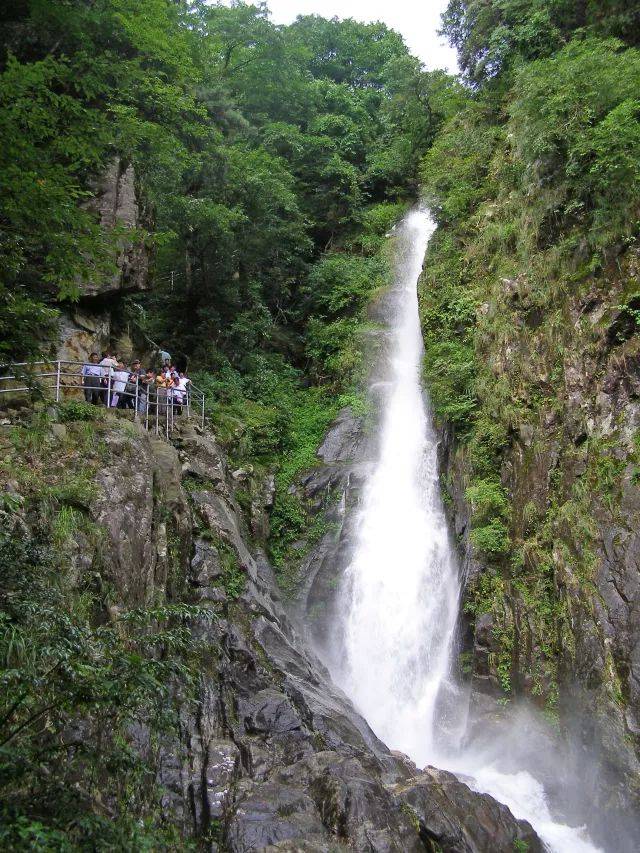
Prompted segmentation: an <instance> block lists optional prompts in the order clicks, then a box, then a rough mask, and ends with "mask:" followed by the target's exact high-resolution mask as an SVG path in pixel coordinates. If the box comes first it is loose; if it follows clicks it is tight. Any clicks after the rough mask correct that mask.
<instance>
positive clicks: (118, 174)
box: [56, 157, 149, 362]
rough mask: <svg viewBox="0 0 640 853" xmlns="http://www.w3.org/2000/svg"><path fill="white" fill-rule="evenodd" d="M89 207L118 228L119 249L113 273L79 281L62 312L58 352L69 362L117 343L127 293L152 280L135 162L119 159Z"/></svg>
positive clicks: (105, 225) (110, 227) (107, 226)
mask: <svg viewBox="0 0 640 853" xmlns="http://www.w3.org/2000/svg"><path fill="white" fill-rule="evenodd" d="M86 207H87V209H88V210H91V211H92V212H94V213H95V215H96V218H97V219H98V221H99V222H100V225H101V226H102V227H103V228H104V229H105V230H106V231H114V230H117V239H116V243H117V249H116V251H115V255H114V258H113V261H114V270H113V272H111V273H110V274H104V275H100V276H97V277H96V278H95V279H90V280H86V281H80V282H78V285H79V289H80V297H79V302H78V304H77V305H76V306H74V307H71V308H69V309H64V310H63V312H62V317H61V322H60V336H59V344H58V349H57V356H56V357H57V358H59V359H61V360H64V361H74V362H82V361H86V360H87V357H88V355H89V354H90V353H91V352H92V351H94V350H95V351H97V352H100V351H101V350H103V349H104V348H105V347H106V346H108V345H109V344H110V343H112V342H113V341H112V339H113V337H114V335H119V334H120V333H121V331H122V330H121V329H119V328H118V326H117V324H114V314H117V310H115V309H117V307H118V303H119V301H120V299H121V297H122V295H123V294H126V293H133V292H139V291H142V290H145V289H146V288H147V287H148V282H149V279H148V273H149V252H148V249H147V247H146V245H145V242H144V235H143V233H142V231H141V229H142V228H143V225H144V223H143V217H142V215H141V210H140V202H139V200H138V196H137V192H136V183H135V173H134V169H133V166H132V165H131V164H128V163H125V162H124V161H123V160H121V159H120V158H119V157H116V158H114V159H113V161H112V162H111V163H110V164H109V165H108V167H107V168H106V170H105V172H104V174H103V176H102V178H101V180H100V181H99V182H98V184H97V186H96V188H95V196H94V197H93V198H92V199H91V200H90V201H89V202H88V203H87V205H86Z"/></svg>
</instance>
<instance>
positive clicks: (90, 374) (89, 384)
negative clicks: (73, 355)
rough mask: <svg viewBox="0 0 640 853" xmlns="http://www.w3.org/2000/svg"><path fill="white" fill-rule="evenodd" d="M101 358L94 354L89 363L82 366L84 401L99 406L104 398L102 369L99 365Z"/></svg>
mask: <svg viewBox="0 0 640 853" xmlns="http://www.w3.org/2000/svg"><path fill="white" fill-rule="evenodd" d="M99 359H100V356H99V355H98V353H97V352H92V353H91V355H90V356H89V361H88V362H87V363H85V364H83V365H82V387H83V389H84V399H85V400H86V401H87V403H93V405H94V406H97V405H98V404H99V403H100V402H101V398H102V368H101V367H100V364H99Z"/></svg>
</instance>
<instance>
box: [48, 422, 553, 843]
mask: <svg viewBox="0 0 640 853" xmlns="http://www.w3.org/2000/svg"><path fill="white" fill-rule="evenodd" d="M106 423H107V426H106V427H103V431H102V433H101V435H102V438H101V441H102V442H103V445H101V448H102V449H101V457H100V458H101V460H102V462H101V465H100V467H99V469H98V470H97V472H96V475H95V492H93V493H92V497H91V498H90V499H88V503H87V507H86V508H87V511H88V512H90V514H91V517H92V518H93V520H94V522H95V523H96V524H97V525H99V527H100V529H101V530H102V531H103V535H102V536H101V537H100V539H99V550H100V554H99V557H100V566H101V570H100V577H101V580H100V582H101V583H102V584H104V585H105V589H109V590H110V592H109V596H110V599H111V601H110V604H109V609H110V612H111V611H113V612H122V611H123V610H127V609H129V608H135V607H145V606H150V605H152V604H153V606H156V607H157V606H159V605H161V604H162V603H163V602H167V603H180V602H184V603H187V604H190V605H196V606H197V607H199V608H201V611H202V615H201V616H200V615H197V616H194V617H192V621H191V631H192V633H193V635H194V636H195V637H196V638H197V639H198V640H199V641H200V648H201V649H203V650H204V651H203V652H201V660H202V663H201V668H200V671H199V677H198V683H197V687H196V693H195V695H194V696H192V697H190V698H189V700H188V701H185V702H184V703H182V704H181V710H180V714H179V721H178V725H177V727H174V728H173V729H170V730H169V731H167V730H166V729H164V730H163V731H162V732H154V731H153V730H151V729H149V728H148V725H149V724H148V723H145V721H144V720H141V721H140V722H139V724H138V725H136V727H135V730H132V731H131V735H130V736H131V742H132V745H133V746H134V748H135V749H136V750H138V752H139V753H141V754H143V755H144V757H145V760H146V762H147V764H148V766H149V767H150V768H152V769H153V772H154V774H155V777H156V781H157V783H158V785H159V790H160V791H161V792H162V794H161V795H162V809H163V813H164V820H165V821H168V822H170V823H171V824H172V825H173V826H175V827H177V828H178V829H179V831H180V834H181V835H182V837H184V838H187V837H195V838H197V839H199V842H200V843H201V844H202V845H203V846H204V848H205V849H208V850H212V851H214V850H228V851H234V852H235V853H246V851H257V850H289V851H318V853H319V852H320V851H337V850H342V849H344V850H346V849H350V850H360V851H380V853H382V851H398V853H400V851H403V853H405V851H416V853H417V851H432V853H435V851H447V853H471V851H475V853H484V851H488V850H492V851H493V850H496V851H498V850H504V851H512V850H513V849H525V848H526V849H527V850H529V851H530V853H535V852H536V851H541V850H542V847H541V845H540V843H539V841H538V839H537V837H536V836H535V835H534V833H533V830H532V829H531V827H530V826H529V825H528V824H526V823H524V822H522V821H516V820H515V819H514V818H513V816H512V815H511V814H510V813H509V811H508V809H506V808H505V807H504V806H500V805H498V804H497V803H496V802H495V801H493V800H492V799H491V798H490V797H487V796H484V795H479V794H475V793H473V792H472V791H471V790H470V789H469V788H468V787H467V786H466V785H465V784H464V783H463V782H461V781H459V780H458V779H456V778H455V777H454V776H452V775H451V774H447V773H442V772H440V771H436V770H433V769H430V768H426V769H424V770H422V771H421V770H419V769H418V768H416V767H415V766H414V765H413V764H412V763H411V762H410V761H409V760H408V759H407V758H406V757H404V756H401V755H397V754H394V753H391V752H390V751H389V750H388V749H387V747H386V746H385V745H384V744H382V743H381V742H380V741H379V740H378V739H377V738H376V737H375V735H374V734H373V732H372V731H371V729H370V728H369V727H368V725H367V723H366V722H365V721H364V720H363V719H362V718H361V717H360V716H359V714H358V713H357V712H356V710H355V709H354V708H353V706H352V705H351V703H350V702H349V700H348V699H347V698H346V697H345V696H344V695H343V694H342V693H341V692H340V691H339V690H338V689H337V688H336V687H335V686H334V685H333V684H332V683H331V681H330V679H329V677H328V674H327V672H326V670H325V669H324V667H323V666H322V665H321V663H320V662H319V661H318V660H317V658H316V657H315V655H314V654H313V653H312V652H311V651H310V650H309V649H308V647H307V645H306V643H305V641H304V640H303V638H302V637H301V636H300V634H299V632H298V631H297V629H296V628H295V627H294V625H293V624H292V622H291V621H290V619H289V618H288V617H287V615H286V613H285V611H284V608H283V606H282V604H281V602H280V600H279V596H278V593H277V589H276V586H275V584H274V578H273V574H272V570H271V568H270V566H269V564H268V562H267V561H266V559H265V557H264V555H263V554H262V553H261V551H260V550H259V548H258V549H255V548H254V547H253V546H252V544H251V539H250V537H249V535H248V532H247V529H246V527H245V522H244V520H243V516H242V513H241V511H240V508H239V506H238V504H237V502H236V500H235V497H234V484H235V482H236V481H235V480H234V478H233V477H232V476H231V474H230V472H229V470H228V468H227V464H226V461H225V459H224V456H223V454H222V453H221V451H220V449H219V448H218V446H217V445H216V443H215V441H214V439H213V438H212V437H211V436H210V435H208V434H205V433H203V432H202V431H200V430H199V429H198V428H196V427H194V426H193V425H190V424H186V425H184V426H183V427H182V428H181V429H180V431H179V433H178V435H177V438H176V443H175V446H172V445H170V444H168V443H166V442H163V441H159V440H157V439H155V438H153V437H151V436H149V435H147V434H146V433H145V432H144V430H143V429H142V427H139V426H137V425H135V424H133V425H132V424H131V423H129V422H126V421H122V420H121V419H116V418H113V419H111V418H108V419H107V422H106ZM109 423H111V427H110V426H109ZM348 424H349V421H348V418H347V415H346V413H345V415H344V416H343V419H342V420H341V424H340V426H339V427H337V429H339V430H340V431H341V433H342V434H347V433H348V434H350V435H351V434H352V432H353V430H352V428H351V427H353V423H351V427H349V428H347V426H348ZM354 429H355V427H354ZM53 440H54V441H55V440H56V439H55V436H54V439H53ZM336 442H337V437H336ZM337 443H338V444H341V443H340V442H337ZM346 443H347V444H350V443H351V439H349V441H347V442H346ZM341 446H345V445H344V442H343V443H342V444H341ZM334 455H335V453H333V452H332V457H333V456H334ZM338 455H339V454H338ZM339 468H340V464H338V461H337V460H335V459H334V472H337V471H338V469H339ZM342 476H348V474H347V473H346V468H344V469H343V471H342ZM265 499H266V500H268V499H269V498H268V494H267V496H266V498H265ZM74 547H75V548H76V551H77V554H76V557H75V558H74V559H78V560H80V559H84V560H85V562H86V560H89V562H91V555H89V554H86V553H84V551H83V549H84V548H86V543H84V542H83V541H82V540H80V539H78V541H76V542H75V544H74ZM207 613H208V614H209V616H207ZM211 615H213V617H214V618H210V617H211ZM152 744H153V746H152ZM518 845H519V846H518Z"/></svg>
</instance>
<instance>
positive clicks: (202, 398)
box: [202, 394, 204, 429]
mask: <svg viewBox="0 0 640 853" xmlns="http://www.w3.org/2000/svg"><path fill="white" fill-rule="evenodd" d="M202 429H204V394H203V395H202Z"/></svg>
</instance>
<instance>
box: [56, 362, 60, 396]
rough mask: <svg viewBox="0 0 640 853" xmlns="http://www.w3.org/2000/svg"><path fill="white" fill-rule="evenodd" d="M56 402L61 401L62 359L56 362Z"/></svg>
mask: <svg viewBox="0 0 640 853" xmlns="http://www.w3.org/2000/svg"><path fill="white" fill-rule="evenodd" d="M56 365H57V366H56V403H59V402H60V361H59V360H58V361H57V362H56Z"/></svg>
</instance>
